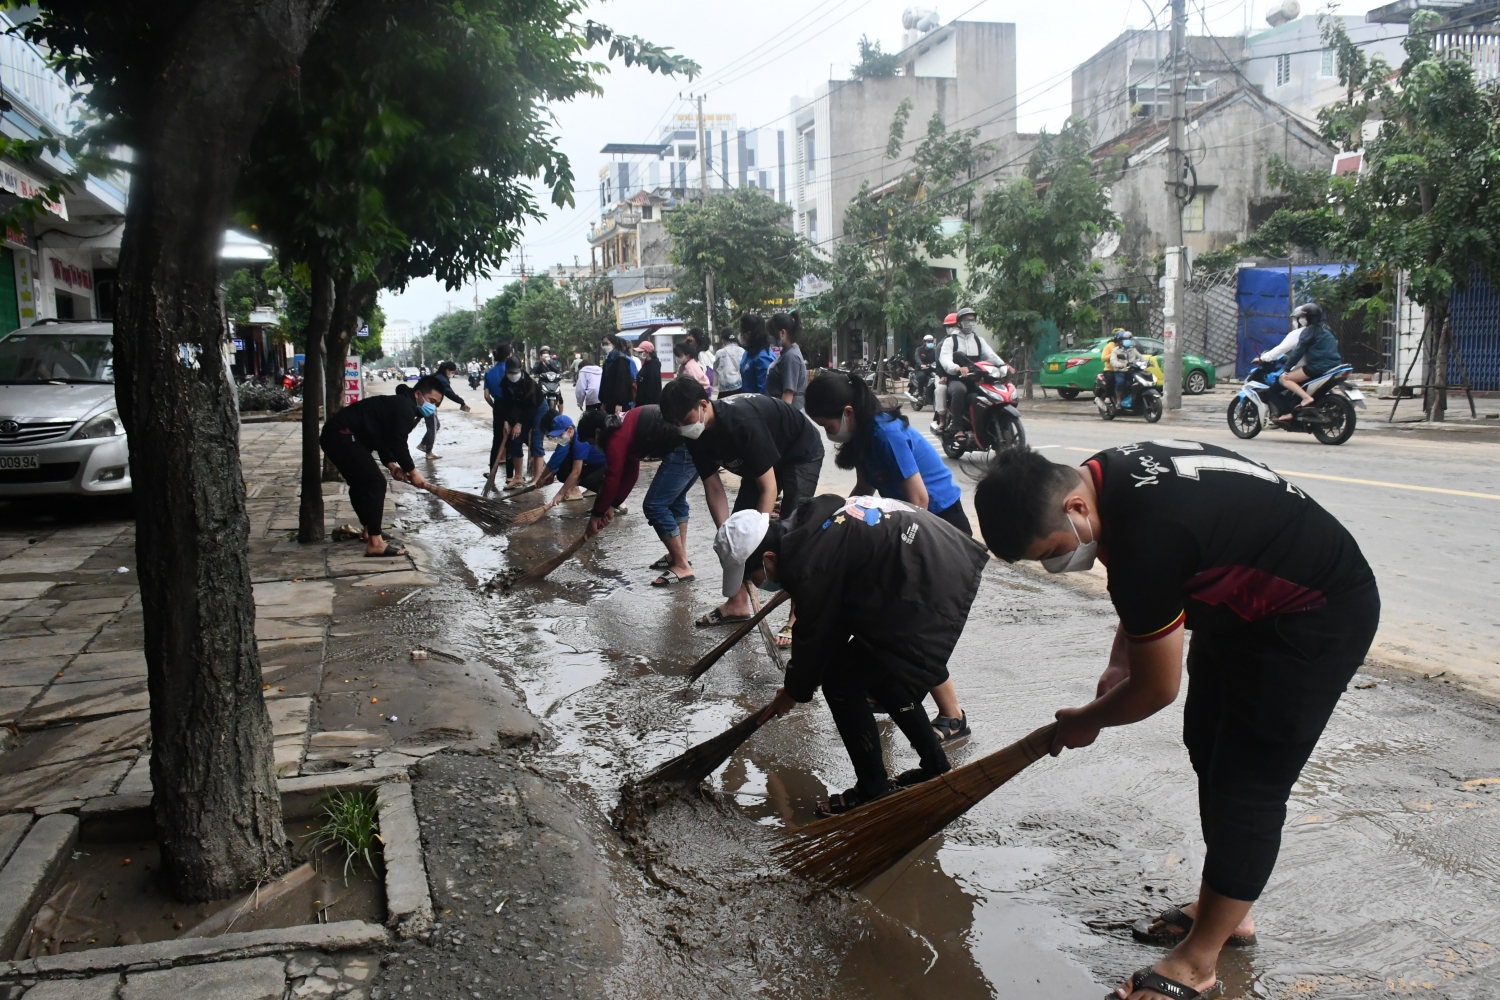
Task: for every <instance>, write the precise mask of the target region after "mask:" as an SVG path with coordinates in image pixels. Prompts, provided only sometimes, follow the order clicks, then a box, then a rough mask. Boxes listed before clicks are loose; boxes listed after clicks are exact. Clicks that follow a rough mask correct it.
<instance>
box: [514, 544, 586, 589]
mask: <svg viewBox="0 0 1500 1000" xmlns="http://www.w3.org/2000/svg"><path fill="white" fill-rule="evenodd" d="M588 540H589V536H588V535H579V536H578V538H577V540H576V541H574V542H573V543H572V544H571V545H569V546H568V547H567V548H565V549H563V550H562V551H561V552H559V553H558V554H557V555H555V556H553V557H552V558H551V559H548V560H547V561H546V562H543V563H538V564H537V565H535V566H533V567H531V568H530V569H529V570H527V571H526V572H525V573H523V574H522V575H521V577H520V578H519V579H517V580H516V583H536V582H537V581H539V580H543V579H546V577H547V574H549V573H551V572H552V571H553V570H555V569H557V567H559V566H561V565H562V564H563V563H565V562H567V561H568V560H569V559H572V558H573V557H574V556H576V555H577V554H578V550H579V549H581V548H583V546H584V545H585V544H586V543H587V542H588Z"/></svg>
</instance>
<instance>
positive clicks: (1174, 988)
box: [1104, 968, 1224, 1000]
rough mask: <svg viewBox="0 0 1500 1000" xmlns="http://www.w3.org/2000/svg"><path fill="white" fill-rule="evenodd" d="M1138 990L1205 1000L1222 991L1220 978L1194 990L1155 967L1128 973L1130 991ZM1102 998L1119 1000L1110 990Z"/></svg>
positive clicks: (1178, 999) (1172, 998) (1174, 999)
mask: <svg viewBox="0 0 1500 1000" xmlns="http://www.w3.org/2000/svg"><path fill="white" fill-rule="evenodd" d="M1138 990H1150V991H1151V992H1152V993H1160V994H1161V995H1162V996H1164V997H1167V998H1168V1000H1205V998H1207V997H1216V996H1219V995H1220V994H1222V993H1223V992H1224V983H1223V981H1222V980H1218V979H1215V980H1214V981H1213V985H1211V986H1207V987H1205V988H1204V989H1201V990H1195V989H1193V988H1192V987H1191V986H1189V985H1187V984H1186V983H1179V982H1178V981H1177V980H1175V979H1168V978H1167V977H1166V976H1164V975H1162V974H1161V973H1160V972H1157V971H1156V970H1155V969H1151V968H1145V969H1137V970H1136V971H1135V972H1132V973H1131V974H1130V992H1131V993H1135V992H1136V991H1138ZM1104 1000H1120V998H1119V994H1117V993H1116V992H1115V991H1114V990H1110V991H1109V992H1108V993H1106V994H1105V995H1104Z"/></svg>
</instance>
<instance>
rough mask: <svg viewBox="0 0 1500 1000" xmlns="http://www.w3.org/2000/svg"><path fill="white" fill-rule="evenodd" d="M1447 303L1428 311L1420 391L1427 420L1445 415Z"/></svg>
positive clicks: (1445, 417) (1436, 305) (1438, 418)
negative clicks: (1424, 367) (1423, 383)
mask: <svg viewBox="0 0 1500 1000" xmlns="http://www.w3.org/2000/svg"><path fill="white" fill-rule="evenodd" d="M1451 333H1452V331H1451V329H1450V324H1449V322H1448V302H1447V300H1444V301H1442V302H1440V303H1437V304H1435V305H1433V306H1432V307H1431V308H1430V309H1429V310H1428V324H1427V352H1428V353H1427V378H1426V379H1425V380H1424V381H1425V382H1426V383H1427V387H1426V389H1424V390H1423V392H1422V407H1423V409H1425V410H1426V411H1427V419H1428V420H1431V421H1434V422H1437V423H1441V422H1443V421H1444V420H1446V419H1447V416H1448V351H1449V348H1448V338H1449V336H1450V335H1451Z"/></svg>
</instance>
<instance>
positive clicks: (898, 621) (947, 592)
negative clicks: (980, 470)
mask: <svg viewBox="0 0 1500 1000" xmlns="http://www.w3.org/2000/svg"><path fill="white" fill-rule="evenodd" d="M988 559H989V556H988V553H987V552H986V551H985V548H984V546H983V545H980V544H979V543H978V542H976V541H974V539H972V538H970V537H969V536H967V535H965V534H964V533H963V532H961V531H959V530H958V529H957V528H955V527H953V525H951V524H949V523H948V522H947V521H944V520H943V519H942V518H940V517H938V516H936V515H935V514H930V513H928V512H927V511H925V510H918V509H917V508H915V507H913V506H912V505H911V504H908V503H904V502H902V501H900V500H889V499H883V498H880V497H851V498H849V499H847V500H846V499H845V498H843V497H840V496H830V495H823V496H818V497H814V498H813V499H812V500H810V501H808V502H806V503H804V504H802V505H801V506H799V507H798V509H797V515H796V519H795V521H794V522H793V524H792V525H791V526H790V527H789V529H788V531H787V532H786V534H785V535H783V536H782V539H781V547H780V551H779V553H778V555H777V579H778V581H779V582H780V583H781V585H782V586H783V587H785V588H786V589H787V590H788V591H789V592H790V593H791V595H792V599H793V600H795V601H796V602H797V622H796V624H795V625H793V626H792V662H791V664H790V665H789V666H788V667H787V671H786V690H787V693H788V694H790V695H791V696H792V697H793V698H795V699H797V700H798V701H801V702H806V701H811V700H812V696H813V692H814V691H816V690H817V688H818V685H819V684H820V683H821V682H822V679H823V667H824V665H825V664H827V663H829V662H830V661H831V660H832V659H833V657H834V655H835V651H836V650H838V649H839V648H840V647H842V646H843V645H844V644H846V643H847V642H848V641H849V637H850V636H851V635H852V636H856V637H858V638H860V639H862V640H864V645H865V649H866V651H867V653H868V655H870V656H872V657H876V656H878V657H880V658H881V659H882V660H883V661H885V662H886V663H887V664H889V665H890V666H891V667H892V668H893V669H895V670H897V671H898V672H902V673H913V672H916V673H925V672H927V671H930V670H932V669H933V668H937V667H943V666H946V664H947V662H948V657H949V656H951V655H952V654H953V647H954V646H955V645H957V643H958V637H959V635H960V634H962V632H963V630H964V623H965V622H966V621H967V620H968V617H969V606H970V605H971V604H973V603H974V595H975V594H976V593H977V592H978V590H979V579H980V576H981V574H982V573H983V572H984V565H985V563H986V562H987V561H988Z"/></svg>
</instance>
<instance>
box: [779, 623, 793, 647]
mask: <svg viewBox="0 0 1500 1000" xmlns="http://www.w3.org/2000/svg"><path fill="white" fill-rule="evenodd" d="M776 648H777V649H791V648H792V627H791V626H790V625H783V626H781V631H780V632H777V633H776Z"/></svg>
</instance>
